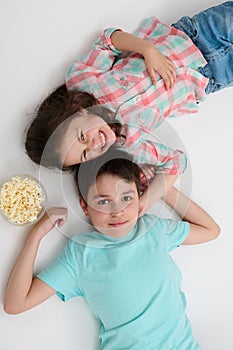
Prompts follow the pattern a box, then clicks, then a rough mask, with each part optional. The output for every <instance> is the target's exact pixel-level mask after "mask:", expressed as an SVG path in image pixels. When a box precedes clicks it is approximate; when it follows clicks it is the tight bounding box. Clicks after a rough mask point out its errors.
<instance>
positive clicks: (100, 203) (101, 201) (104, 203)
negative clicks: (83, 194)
mask: <svg viewBox="0 0 233 350" xmlns="http://www.w3.org/2000/svg"><path fill="white" fill-rule="evenodd" d="M108 203H109V201H108V200H107V199H100V200H99V201H98V204H99V205H107V204H108Z"/></svg>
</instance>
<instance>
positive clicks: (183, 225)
mask: <svg viewBox="0 0 233 350" xmlns="http://www.w3.org/2000/svg"><path fill="white" fill-rule="evenodd" d="M162 221H163V228H164V233H165V238H166V241H167V246H168V250H169V251H172V250H173V249H175V248H177V247H179V246H180V245H181V244H182V243H183V242H184V240H185V239H186V238H187V236H188V234H189V232H190V224H189V222H187V221H177V220H171V219H162Z"/></svg>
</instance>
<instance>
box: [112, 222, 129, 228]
mask: <svg viewBox="0 0 233 350" xmlns="http://www.w3.org/2000/svg"><path fill="white" fill-rule="evenodd" d="M127 223H128V221H122V222H116V223H113V224H109V226H111V227H121V226H124V225H126V224H127Z"/></svg>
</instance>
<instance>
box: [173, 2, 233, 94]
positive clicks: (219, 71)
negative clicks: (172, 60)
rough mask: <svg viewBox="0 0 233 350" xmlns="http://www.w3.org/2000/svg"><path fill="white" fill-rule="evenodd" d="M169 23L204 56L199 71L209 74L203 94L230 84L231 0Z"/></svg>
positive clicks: (232, 73)
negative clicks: (204, 62) (182, 33)
mask: <svg viewBox="0 0 233 350" xmlns="http://www.w3.org/2000/svg"><path fill="white" fill-rule="evenodd" d="M172 26H173V27H175V28H177V29H179V30H182V31H183V32H184V33H185V34H187V35H188V36H189V37H190V38H191V40H192V41H193V43H194V44H195V45H196V46H197V47H198V49H199V50H200V51H201V52H202V54H203V56H204V57H205V59H206V61H207V65H206V66H204V67H199V72H200V73H201V74H203V75H204V76H205V77H207V78H209V83H208V85H207V87H206V93H207V94H208V93H211V92H215V91H218V90H221V89H223V88H224V87H227V86H233V1H227V2H225V3H223V4H221V5H218V6H215V7H211V8H209V9H207V10H204V11H201V12H200V13H198V14H197V15H195V16H193V17H188V16H184V17H182V18H181V19H180V20H179V21H177V22H176V23H174V24H172Z"/></svg>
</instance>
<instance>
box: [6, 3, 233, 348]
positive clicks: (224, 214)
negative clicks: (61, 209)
mask: <svg viewBox="0 0 233 350" xmlns="http://www.w3.org/2000/svg"><path fill="white" fill-rule="evenodd" d="M219 3H220V2H219V1H213V0H212V1H202V0H196V1H187V0H177V1H172V0H156V1H155V0H153V1H152V0H143V1H135V0H118V1H107V0H99V1H78V0H66V1H61V0H40V1H35V0H34V1H32V0H21V1H17V0H8V1H4V2H3V1H2V2H1V5H0V45H1V46H0V47H1V55H0V60H1V64H0V67H1V68H0V69H1V73H0V77H1V84H0V89H1V94H0V96H1V137H0V150H1V157H0V169H1V170H0V179H4V178H6V177H7V176H10V175H12V174H17V173H27V174H31V175H35V176H37V177H38V176H40V178H41V180H42V182H43V184H44V186H45V187H46V190H47V193H48V204H47V205H48V207H49V206H51V205H65V206H68V207H69V212H70V216H69V219H68V222H67V224H66V225H65V226H64V229H63V230H62V231H61V232H58V231H56V230H54V231H53V232H51V233H50V235H48V236H47V237H46V238H45V239H44V241H43V242H42V245H41V247H40V250H39V255H38V258H37V260H36V272H38V271H39V270H40V269H42V268H43V267H45V266H46V265H47V264H48V263H49V262H50V261H51V260H52V259H53V257H54V256H55V255H56V254H58V253H59V252H60V251H61V249H62V247H63V246H64V244H65V243H66V241H67V237H66V236H69V235H73V234H74V233H78V232H82V230H83V229H84V228H87V225H86V224H85V223H84V222H83V216H82V214H81V212H80V210H79V206H78V203H77V198H76V196H75V193H74V191H73V184H72V178H71V177H70V175H65V176H64V175H63V176H61V175H59V174H54V173H52V172H51V171H49V170H41V171H40V172H39V171H38V168H37V166H35V165H33V164H32V162H31V161H30V160H29V159H28V158H27V156H26V155H25V153H24V148H23V142H24V130H25V128H26V127H27V125H28V123H29V121H30V120H31V118H32V116H31V113H32V112H33V109H34V108H35V107H36V105H37V104H38V103H39V102H40V101H42V99H43V98H44V97H45V96H46V95H47V94H48V92H49V90H51V89H52V88H54V87H56V86H57V85H58V84H60V83H62V82H63V79H64V74H65V71H66V69H67V68H68V66H69V64H70V63H71V62H72V61H73V60H74V59H75V58H76V56H78V55H80V54H83V53H85V52H86V51H87V50H88V49H89V48H90V45H91V43H92V41H93V40H95V39H96V38H97V36H98V34H100V32H101V31H102V30H103V29H104V28H106V27H110V26H111V27H112V26H116V27H120V28H122V29H124V30H126V31H132V30H134V29H135V28H136V27H137V25H138V23H139V22H140V21H141V20H142V19H143V18H144V17H147V16H150V15H155V16H157V17H158V18H160V19H161V20H162V21H164V22H166V23H167V24H170V23H172V22H173V21H175V20H177V19H179V18H180V17H181V16H183V15H194V14H195V13H196V12H198V11H200V10H202V9H204V8H207V7H210V6H212V5H217V4H219ZM232 89H233V88H229V89H226V90H224V91H222V92H219V93H215V94H213V95H210V96H208V97H207V99H206V101H205V102H203V103H202V104H201V106H200V111H199V112H198V113H197V114H196V115H193V116H184V117H182V118H180V119H173V120H172V121H169V123H170V125H172V127H171V126H170V128H169V126H168V125H167V127H166V128H165V129H166V130H165V134H166V137H168V135H170V136H169V138H171V139H172V140H170V144H171V145H173V144H174V143H176V141H177V140H178V143H180V144H181V146H182V147H183V148H184V149H185V150H186V152H187V154H188V156H189V166H188V170H187V172H186V174H184V175H183V178H181V180H180V181H181V182H182V183H184V184H185V189H186V191H188V192H190V191H192V198H193V199H195V200H196V201H197V202H198V203H200V204H201V205H202V206H203V207H204V208H205V209H206V210H207V211H208V212H209V213H210V214H211V215H213V216H214V218H215V219H216V220H217V222H218V223H219V225H220V226H221V229H222V233H221V235H220V237H219V238H218V239H217V240H215V241H213V242H210V243H206V244H202V245H197V246H189V247H187V246H186V247H181V248H180V249H177V250H176V251H175V253H174V254H173V257H174V259H175V260H176V262H177V264H178V265H179V267H180V269H181V271H182V273H183V289H184V291H185V294H186V297H187V302H188V306H187V313H188V317H189V319H190V321H191V323H192V327H193V332H194V335H195V338H196V339H197V341H198V342H199V343H200V345H201V347H202V349H203V350H219V349H223V350H232V349H233V333H232V324H233V302H232V296H233V282H232V274H233V273H232V270H233V254H232V245H233V235H232V196H233V188H232V171H233V167H232V154H231V153H232V149H233V137H232V130H233V120H232V98H233V90H232ZM167 130H168V131H169V130H170V131H171V130H172V132H171V134H170V131H169V132H167ZM172 135H175V136H176V137H172ZM177 135H178V136H177ZM152 212H153V211H152ZM75 213H76V214H75ZM28 231H29V227H26V228H23V227H16V226H12V225H10V224H8V223H6V222H5V221H4V220H3V219H1V218H0V250H1V251H0V257H1V263H0V278H1V290H0V292H1V300H2V299H3V294H4V288H5V285H6V282H7V278H8V275H9V273H10V270H11V268H12V266H13V263H14V261H15V259H16V256H17V254H18V253H19V252H20V249H21V248H22V245H23V242H24V240H25V237H26V235H27V232H28ZM97 335H98V327H97V324H96V321H95V320H94V319H93V317H92V315H91V314H90V312H89V311H88V308H87V306H86V304H85V302H84V301H83V300H81V299H77V298H76V299H73V300H71V301H69V302H68V303H62V302H61V301H60V300H59V299H58V298H57V297H53V298H51V299H50V300H48V301H47V302H45V303H44V304H42V305H40V306H38V307H36V308H35V309H33V310H30V311H28V312H25V313H24V314H21V315H17V316H11V315H7V314H6V313H4V311H3V309H2V310H0V347H1V349H4V350H16V349H17V350H29V349H33V350H39V349H42V348H44V349H49V348H50V349H56V350H64V349H67V350H77V349H81V350H94V349H98V337H97ZM114 350H117V349H114ZM180 350H181V349H180Z"/></svg>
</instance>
